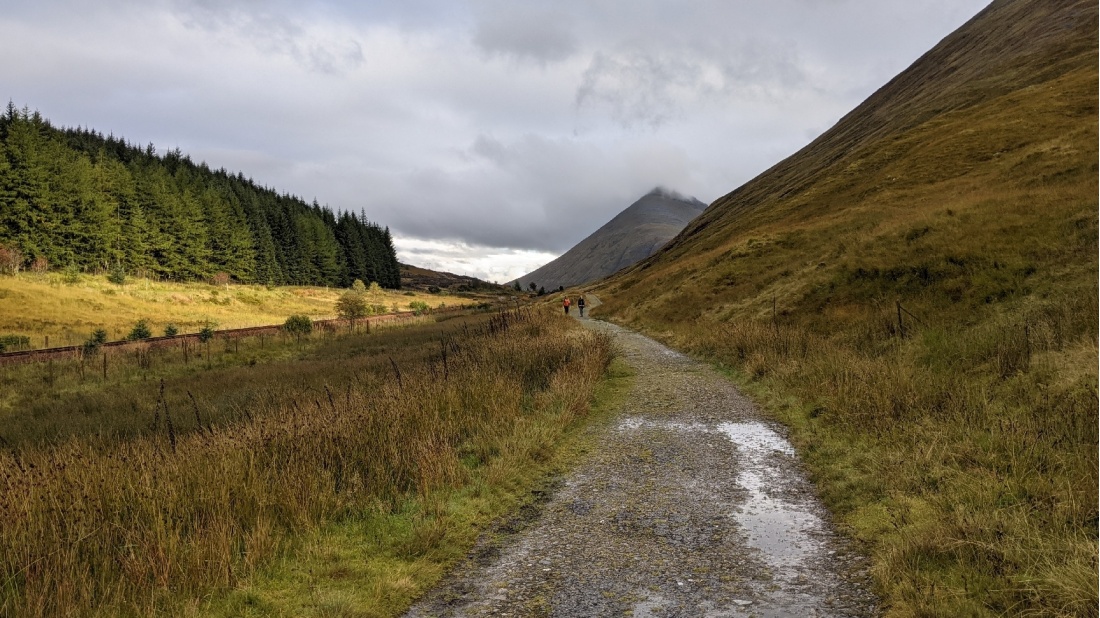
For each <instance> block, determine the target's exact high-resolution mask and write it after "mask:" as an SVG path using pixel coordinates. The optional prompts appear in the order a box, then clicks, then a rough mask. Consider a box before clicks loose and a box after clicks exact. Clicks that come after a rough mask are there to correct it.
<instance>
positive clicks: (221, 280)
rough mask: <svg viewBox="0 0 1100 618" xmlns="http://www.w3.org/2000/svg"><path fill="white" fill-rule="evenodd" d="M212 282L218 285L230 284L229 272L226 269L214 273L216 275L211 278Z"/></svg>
mask: <svg viewBox="0 0 1100 618" xmlns="http://www.w3.org/2000/svg"><path fill="white" fill-rule="evenodd" d="M210 283H211V284H213V285H218V286H222V285H226V286H227V285H229V273H227V272H225V271H220V272H217V273H214V276H213V277H212V278H211V279H210Z"/></svg>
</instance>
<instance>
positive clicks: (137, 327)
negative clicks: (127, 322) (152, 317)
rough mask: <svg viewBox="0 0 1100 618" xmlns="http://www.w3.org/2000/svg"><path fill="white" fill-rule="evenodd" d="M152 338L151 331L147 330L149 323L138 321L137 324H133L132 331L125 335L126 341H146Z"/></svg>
mask: <svg viewBox="0 0 1100 618" xmlns="http://www.w3.org/2000/svg"><path fill="white" fill-rule="evenodd" d="M152 336H153V331H151V330H149V323H148V322H146V321H145V320H138V321H137V324H134V329H133V330H131V331H130V334H129V335H126V339H128V340H130V341H138V340H140V339H148V338H149V337H152Z"/></svg>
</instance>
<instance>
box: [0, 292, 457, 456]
mask: <svg viewBox="0 0 1100 618" xmlns="http://www.w3.org/2000/svg"><path fill="white" fill-rule="evenodd" d="M449 315H453V314H449ZM455 317H458V316H455ZM437 319H440V318H439V317H437V316H432V315H427V314H425V315H421V316H413V315H409V316H403V317H402V318H401V319H400V320H394V321H385V322H379V323H376V324H374V325H372V326H369V327H368V326H367V325H364V324H360V325H351V326H345V325H342V324H338V325H336V326H337V327H336V328H331V329H324V330H317V331H315V332H313V333H312V334H311V335H308V336H306V337H305V338H304V339H302V340H298V339H296V338H295V337H293V336H289V335H287V334H285V333H282V334H279V335H271V334H267V335H263V336H248V337H235V338H233V339H225V338H221V337H215V338H214V339H212V340H211V341H210V342H208V343H207V344H202V343H199V342H195V341H184V340H180V341H177V342H174V343H173V344H172V345H169V346H163V347H154V346H149V345H147V344H143V343H140V342H139V343H134V344H131V345H129V346H127V347H126V348H109V349H107V348H104V349H101V350H98V351H96V352H94V353H90V354H84V353H82V352H78V353H73V354H71V355H66V356H64V357H62V358H50V359H49V360H42V361H37V362H27V363H17V364H7V365H0V421H2V423H0V445H9V446H17V447H18V446H23V445H25V444H30V445H38V444H43V443H47V442H58V441H63V440H65V439H67V438H68V437H70V436H74V435H76V436H83V437H90V436H93V435H96V436H99V437H104V438H112V439H113V438H122V437H130V436H135V435H140V434H143V433H149V432H151V431H155V430H158V429H156V428H153V427H151V424H150V420H151V418H152V417H153V408H154V404H155V403H156V400H157V388H156V385H157V383H158V381H159V380H164V381H165V383H166V385H167V388H166V390H165V392H164V404H165V405H167V406H169V408H170V409H172V410H177V411H182V412H185V414H182V415H181V414H177V418H176V419H175V423H176V426H175V428H176V430H177V431H181V432H186V431H191V430H192V429H194V428H195V427H196V426H197V425H198V424H199V423H200V422H201V423H203V424H211V423H212V424H215V425H217V424H220V423H221V422H223V421H225V420H232V419H235V418H238V417H240V416H241V415H242V412H241V411H242V410H245V409H249V408H250V407H252V406H253V405H254V404H256V402H260V401H263V402H271V401H277V400H279V399H280V398H281V397H282V396H283V395H285V394H286V393H289V392H297V391H300V390H302V389H304V388H306V387H307V385H308V384H309V381H310V380H315V372H314V367H315V366H317V365H318V364H322V365H326V366H327V365H330V364H331V361H332V360H333V359H334V358H344V357H348V356H353V355H362V357H361V358H360V359H359V361H358V362H357V363H355V365H354V366H355V367H356V369H358V370H362V368H363V366H364V364H367V365H370V366H372V367H374V368H377V367H380V366H382V365H383V364H386V367H388V362H389V361H388V360H387V356H386V355H389V356H392V357H395V358H396V359H397V360H398V361H399V362H400V361H401V360H403V359H404V358H406V357H409V358H412V359H414V360H417V361H418V360H419V359H420V358H421V357H422V356H423V355H424V354H425V347H431V345H432V344H434V345H438V342H436V341H434V339H433V338H438V337H439V336H440V335H441V334H444V333H445V332H448V331H450V330H453V329H455V328H458V327H460V326H461V324H462V323H463V320H464V319H465V318H460V319H456V320H453V321H451V322H448V323H447V324H444V325H443V326H442V327H441V328H440V330H438V331H436V330H433V329H425V328H419V329H416V328H414V329H409V328H406V327H408V326H413V325H418V324H419V325H426V324H435V323H436V320H437ZM367 333H369V334H371V335H372V336H370V337H361V336H358V335H362V334H367ZM383 353H385V355H383ZM348 370H349V369H347V368H342V367H336V368H335V369H333V377H334V379H335V378H340V380H339V381H340V382H345V381H350V379H351V378H350V377H349V376H347V375H346V372H347V371H348ZM196 384H198V386H196ZM161 429H163V428H161Z"/></svg>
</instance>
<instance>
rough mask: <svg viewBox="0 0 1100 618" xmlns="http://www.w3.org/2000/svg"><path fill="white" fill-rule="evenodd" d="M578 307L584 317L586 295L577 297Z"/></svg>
mask: <svg viewBox="0 0 1100 618" xmlns="http://www.w3.org/2000/svg"><path fill="white" fill-rule="evenodd" d="M577 309H579V310H580V312H581V317H582V318H583V317H584V296H581V297H580V298H578V299H577Z"/></svg>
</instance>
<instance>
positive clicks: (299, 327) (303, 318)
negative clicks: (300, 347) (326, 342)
mask: <svg viewBox="0 0 1100 618" xmlns="http://www.w3.org/2000/svg"><path fill="white" fill-rule="evenodd" d="M283 330H284V331H286V333H287V334H288V335H294V337H295V338H297V339H298V341H301V340H302V335H308V334H310V333H312V332H313V320H311V319H309V316H308V315H292V316H290V317H289V318H287V319H286V322H284V323H283Z"/></svg>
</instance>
